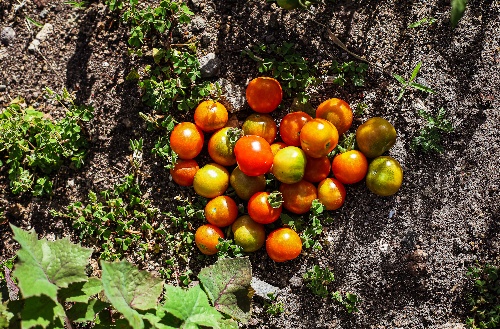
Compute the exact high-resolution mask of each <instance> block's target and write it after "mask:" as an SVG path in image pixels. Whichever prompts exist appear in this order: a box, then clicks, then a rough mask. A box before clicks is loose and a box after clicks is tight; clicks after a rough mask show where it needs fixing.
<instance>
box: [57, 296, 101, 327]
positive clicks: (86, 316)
mask: <svg viewBox="0 0 500 329" xmlns="http://www.w3.org/2000/svg"><path fill="white" fill-rule="evenodd" d="M108 306H109V304H108V303H105V302H103V301H100V300H99V299H92V300H90V301H89V302H88V303H75V304H74V305H73V306H72V307H71V308H70V309H69V310H68V311H67V315H68V318H69V319H70V320H71V321H73V322H88V321H94V319H95V317H96V314H97V313H99V312H100V311H102V310H104V309H105V308H106V307H108Z"/></svg>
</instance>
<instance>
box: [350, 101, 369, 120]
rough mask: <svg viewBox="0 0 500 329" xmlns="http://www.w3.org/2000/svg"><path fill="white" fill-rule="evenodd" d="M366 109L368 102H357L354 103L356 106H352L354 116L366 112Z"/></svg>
mask: <svg viewBox="0 0 500 329" xmlns="http://www.w3.org/2000/svg"><path fill="white" fill-rule="evenodd" d="M366 110H368V104H366V103H358V104H356V107H355V108H354V111H353V114H354V116H356V117H360V116H363V114H365V113H366Z"/></svg>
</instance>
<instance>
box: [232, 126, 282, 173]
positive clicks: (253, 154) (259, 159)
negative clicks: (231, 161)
mask: <svg viewBox="0 0 500 329" xmlns="http://www.w3.org/2000/svg"><path fill="white" fill-rule="evenodd" d="M234 155H236V162H237V163H238V167H240V170H241V171H242V172H243V173H244V174H245V175H248V176H259V175H263V174H265V173H266V172H267V171H268V170H269V169H270V168H271V166H272V165H273V152H272V151H271V145H269V143H268V142H267V141H266V140H265V139H264V138H262V137H260V136H256V135H248V136H243V137H241V138H240V139H238V141H237V142H236V145H235V146H234Z"/></svg>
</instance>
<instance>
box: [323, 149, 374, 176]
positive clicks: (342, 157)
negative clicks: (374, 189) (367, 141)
mask: <svg viewBox="0 0 500 329" xmlns="http://www.w3.org/2000/svg"><path fill="white" fill-rule="evenodd" d="M332 171H333V175H334V176H335V178H337V179H338V180H339V181H341V182H342V183H343V184H354V183H357V182H360V181H362V180H363V179H364V178H365V176H366V173H367V172H368V161H367V160H366V157H365V156H364V155H363V153H361V152H359V151H357V150H352V151H347V152H345V153H341V154H338V155H337V156H335V158H333V161H332Z"/></svg>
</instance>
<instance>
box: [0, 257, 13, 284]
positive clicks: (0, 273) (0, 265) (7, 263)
mask: <svg viewBox="0 0 500 329" xmlns="http://www.w3.org/2000/svg"><path fill="white" fill-rule="evenodd" d="M16 257H17V256H12V257H11V258H7V259H6V260H3V261H1V262H0V283H2V282H3V281H4V280H5V271H4V267H6V268H8V269H9V270H11V271H12V268H14V262H15V260H16Z"/></svg>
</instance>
